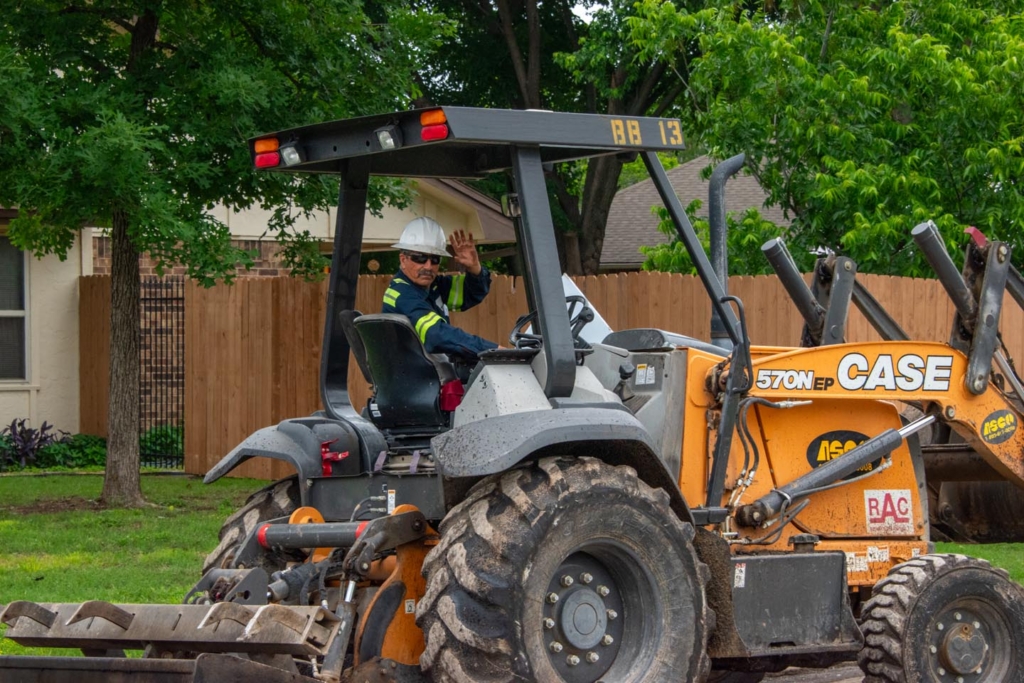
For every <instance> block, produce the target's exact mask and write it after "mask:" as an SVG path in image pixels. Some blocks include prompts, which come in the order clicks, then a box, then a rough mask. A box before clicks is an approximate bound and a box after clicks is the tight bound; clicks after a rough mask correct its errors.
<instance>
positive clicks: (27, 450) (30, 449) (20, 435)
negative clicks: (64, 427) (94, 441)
mask: <svg viewBox="0 0 1024 683" xmlns="http://www.w3.org/2000/svg"><path fill="white" fill-rule="evenodd" d="M27 422H28V420H26V419H21V420H18V419H14V420H11V424H10V426H9V427H5V428H4V430H3V431H2V432H0V470H4V469H6V468H7V465H8V464H12V465H18V466H20V467H22V468H24V467H27V466H28V465H30V464H31V463H32V462H34V461H35V459H36V454H37V453H38V452H39V450H40V449H42V448H45V447H47V446H49V445H51V444H55V443H60V442H61V441H63V440H64V439H66V438H67V437H68V433H67V432H64V431H61V430H56V429H54V428H53V425H51V424H50V423H48V422H45V421H44V422H43V424H42V425H41V426H40V427H39V429H35V428H33V427H29V426H28V425H27Z"/></svg>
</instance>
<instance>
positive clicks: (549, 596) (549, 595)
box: [548, 593, 558, 605]
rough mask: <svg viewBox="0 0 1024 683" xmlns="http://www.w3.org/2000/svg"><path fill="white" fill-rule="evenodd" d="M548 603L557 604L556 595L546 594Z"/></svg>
mask: <svg viewBox="0 0 1024 683" xmlns="http://www.w3.org/2000/svg"><path fill="white" fill-rule="evenodd" d="M548 602H550V603H551V604H552V605H553V604H555V603H556V602H558V593H548Z"/></svg>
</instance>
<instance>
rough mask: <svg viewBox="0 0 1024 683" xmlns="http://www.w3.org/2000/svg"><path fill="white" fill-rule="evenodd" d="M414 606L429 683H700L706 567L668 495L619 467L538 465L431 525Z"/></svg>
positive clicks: (590, 462)
mask: <svg viewBox="0 0 1024 683" xmlns="http://www.w3.org/2000/svg"><path fill="white" fill-rule="evenodd" d="M440 531H441V541H440V543H439V544H438V545H437V546H436V547H435V548H434V549H433V550H432V551H431V552H430V554H429V555H428V556H427V559H426V561H425V562H424V575H425V576H426V577H427V592H426V595H424V597H423V599H422V600H421V601H420V603H419V605H418V606H417V609H416V622H417V624H419V626H420V628H422V629H423V632H424V636H425V639H426V649H425V651H424V653H423V655H422V657H421V658H420V664H421V667H422V668H423V669H424V670H426V671H427V672H429V674H430V675H431V677H432V680H434V681H439V682H441V681H467V680H472V681H486V682H491V683H497V682H499V681H500V682H504V681H508V682H510V683H511V682H512V681H522V680H538V681H546V682H550V683H556V682H558V681H568V682H572V683H580V682H593V681H597V680H606V681H616V682H621V683H637V682H640V681H645V682H651V683H653V682H655V681H703V680H704V679H705V677H706V676H707V674H708V671H709V670H710V659H709V658H708V656H707V653H706V651H705V650H706V644H707V637H708V613H709V610H708V608H707V605H706V598H705V594H704V585H705V582H706V580H707V574H708V570H707V567H706V566H705V565H704V564H703V563H701V562H700V560H699V558H698V557H697V554H696V552H695V551H694V549H693V545H692V539H693V535H694V530H693V527H692V526H691V525H690V524H688V523H685V522H683V521H681V520H680V519H679V518H678V517H676V516H675V514H674V513H673V512H672V510H671V508H670V507H669V496H668V494H667V493H665V492H664V491H663V490H661V489H657V490H655V489H652V488H650V487H649V486H647V485H646V484H645V483H643V482H642V481H641V480H639V479H638V478H637V476H636V472H635V471H634V470H633V469H632V468H630V467H626V466H620V467H612V466H610V465H608V464H606V463H603V462H601V461H599V460H596V459H593V458H564V457H563V458H545V459H542V460H540V461H539V462H537V463H535V464H531V465H530V466H527V467H522V468H519V469H515V470H512V471H509V472H506V473H504V474H501V475H494V476H492V477H488V478H487V479H485V480H483V481H481V482H480V483H478V484H477V485H476V486H475V487H474V488H473V489H472V490H471V491H470V493H469V494H468V496H467V498H466V500H464V501H463V502H462V503H460V504H459V505H458V506H456V507H455V508H453V509H452V510H451V512H449V514H448V516H447V517H446V518H445V520H444V521H443V522H442V523H441V528H440Z"/></svg>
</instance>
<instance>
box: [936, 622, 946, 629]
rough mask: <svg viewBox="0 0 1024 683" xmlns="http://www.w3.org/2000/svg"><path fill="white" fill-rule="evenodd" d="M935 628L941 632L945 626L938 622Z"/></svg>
mask: <svg viewBox="0 0 1024 683" xmlns="http://www.w3.org/2000/svg"><path fill="white" fill-rule="evenodd" d="M935 628H937V629H939V630H940V631H941V630H943V629H944V628H946V625H945V624H943V623H942V622H939V625H938V626H936V627H935Z"/></svg>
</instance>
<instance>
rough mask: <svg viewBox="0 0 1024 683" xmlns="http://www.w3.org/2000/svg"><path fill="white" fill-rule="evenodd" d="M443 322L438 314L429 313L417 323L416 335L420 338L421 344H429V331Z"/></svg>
mask: <svg viewBox="0 0 1024 683" xmlns="http://www.w3.org/2000/svg"><path fill="white" fill-rule="evenodd" d="M439 322H441V316H439V315H438V314H437V313H433V312H431V313H427V314H426V315H425V316H423V317H422V318H420V319H419V320H417V321H416V334H418V335H419V337H420V343H421V344H426V343H427V330H429V329H430V328H431V327H433V326H434V325H436V324H437V323H439Z"/></svg>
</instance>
